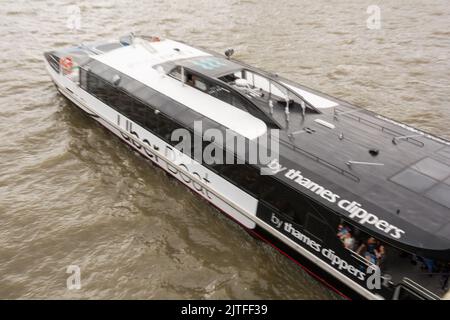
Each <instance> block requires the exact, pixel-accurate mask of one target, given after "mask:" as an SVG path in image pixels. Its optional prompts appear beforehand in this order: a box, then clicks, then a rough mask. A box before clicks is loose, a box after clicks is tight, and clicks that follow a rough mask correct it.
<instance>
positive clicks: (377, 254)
mask: <svg viewBox="0 0 450 320" xmlns="http://www.w3.org/2000/svg"><path fill="white" fill-rule="evenodd" d="M356 253H357V254H359V255H361V256H363V257H364V258H365V259H366V260H367V261H369V262H370V263H373V264H376V265H378V266H381V264H382V263H383V262H384V260H385V257H386V248H385V246H384V245H383V244H381V243H380V242H379V241H377V240H376V239H375V238H373V237H370V238H369V239H367V241H366V242H365V243H362V244H361V245H360V246H359V248H358V250H357V251H356Z"/></svg>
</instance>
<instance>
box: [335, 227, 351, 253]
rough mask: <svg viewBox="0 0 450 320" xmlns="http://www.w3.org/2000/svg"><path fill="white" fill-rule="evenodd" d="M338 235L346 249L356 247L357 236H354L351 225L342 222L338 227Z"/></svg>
mask: <svg viewBox="0 0 450 320" xmlns="http://www.w3.org/2000/svg"><path fill="white" fill-rule="evenodd" d="M337 236H338V238H339V239H340V240H341V241H342V243H343V244H344V247H345V248H346V249H349V250H354V249H355V238H354V237H353V236H352V232H351V229H350V227H349V226H347V225H344V224H340V225H339V227H338V233H337Z"/></svg>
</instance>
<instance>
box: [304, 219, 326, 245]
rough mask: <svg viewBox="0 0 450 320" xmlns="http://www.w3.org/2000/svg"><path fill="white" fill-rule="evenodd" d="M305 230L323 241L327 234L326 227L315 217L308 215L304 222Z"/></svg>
mask: <svg viewBox="0 0 450 320" xmlns="http://www.w3.org/2000/svg"><path fill="white" fill-rule="evenodd" d="M306 229H307V230H308V232H309V233H311V234H313V235H314V236H316V237H317V238H319V239H321V240H323V239H324V238H325V235H326V233H327V225H326V224H325V222H324V221H322V220H321V219H319V218H318V217H317V216H316V215H314V214H311V213H309V214H308V218H307V221H306Z"/></svg>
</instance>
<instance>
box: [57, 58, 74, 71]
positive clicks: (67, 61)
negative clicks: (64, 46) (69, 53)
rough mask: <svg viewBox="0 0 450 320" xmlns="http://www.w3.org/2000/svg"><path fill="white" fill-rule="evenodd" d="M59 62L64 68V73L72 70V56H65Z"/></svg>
mask: <svg viewBox="0 0 450 320" xmlns="http://www.w3.org/2000/svg"><path fill="white" fill-rule="evenodd" d="M59 64H60V66H61V68H62V69H63V71H64V73H70V72H72V68H73V60H72V57H63V58H61V59H60V60H59Z"/></svg>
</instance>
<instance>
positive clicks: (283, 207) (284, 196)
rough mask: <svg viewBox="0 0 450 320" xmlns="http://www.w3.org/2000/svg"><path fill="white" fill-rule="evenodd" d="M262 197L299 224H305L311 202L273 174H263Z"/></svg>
mask: <svg viewBox="0 0 450 320" xmlns="http://www.w3.org/2000/svg"><path fill="white" fill-rule="evenodd" d="M262 177H263V178H262V179H261V181H260V184H259V187H260V188H261V193H262V194H261V199H262V200H263V201H265V202H267V203H268V204H270V205H271V206H272V207H274V208H275V209H277V210H278V211H279V212H280V213H281V214H283V215H284V216H285V217H287V218H288V219H290V220H291V221H292V222H295V223H296V224H298V225H304V224H305V220H306V218H305V217H306V212H307V211H308V210H310V209H311V208H310V204H309V202H308V200H307V199H305V198H304V197H303V196H302V195H301V194H300V193H298V192H296V191H294V190H292V189H291V188H290V187H288V186H286V185H284V184H283V183H281V182H279V181H278V180H276V179H274V178H273V177H271V176H262Z"/></svg>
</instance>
